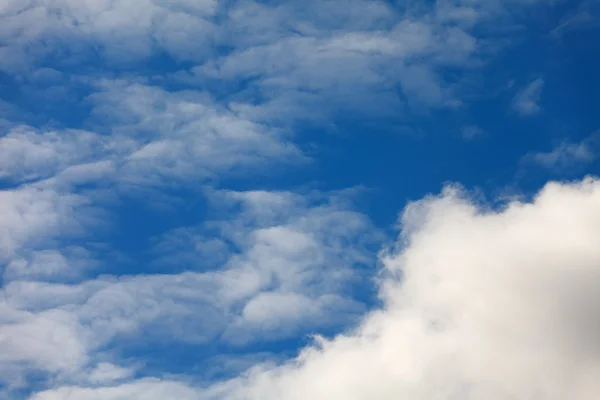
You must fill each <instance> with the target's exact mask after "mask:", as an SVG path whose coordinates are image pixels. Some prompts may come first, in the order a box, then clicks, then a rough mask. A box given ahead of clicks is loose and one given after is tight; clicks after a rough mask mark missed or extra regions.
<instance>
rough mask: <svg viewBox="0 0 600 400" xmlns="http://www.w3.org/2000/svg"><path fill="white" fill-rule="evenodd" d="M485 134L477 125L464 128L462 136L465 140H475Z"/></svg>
mask: <svg viewBox="0 0 600 400" xmlns="http://www.w3.org/2000/svg"><path fill="white" fill-rule="evenodd" d="M484 134H485V132H484V131H483V129H481V128H480V127H478V126H477V125H468V126H465V127H463V128H462V130H461V135H462V137H463V139H465V140H473V139H475V138H477V137H480V136H482V135H484Z"/></svg>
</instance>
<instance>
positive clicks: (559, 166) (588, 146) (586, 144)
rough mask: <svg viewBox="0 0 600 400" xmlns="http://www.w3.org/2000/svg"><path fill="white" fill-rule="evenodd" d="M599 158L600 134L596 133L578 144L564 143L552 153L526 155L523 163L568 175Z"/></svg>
mask: <svg viewBox="0 0 600 400" xmlns="http://www.w3.org/2000/svg"><path fill="white" fill-rule="evenodd" d="M598 157H600V133H594V134H592V135H590V136H588V137H587V138H585V139H583V140H581V141H580V142H578V143H573V142H570V141H564V142H562V143H560V144H559V145H558V146H556V147H555V148H554V149H552V150H551V151H547V152H532V153H529V154H526V155H525V156H524V157H523V161H524V162H526V163H530V164H531V163H533V164H537V165H539V166H541V167H544V168H547V169H550V170H553V171H555V172H562V173H566V172H572V171H573V170H577V169H579V168H581V167H583V166H586V165H588V164H589V163H591V162H593V161H594V160H595V159H597V158H598Z"/></svg>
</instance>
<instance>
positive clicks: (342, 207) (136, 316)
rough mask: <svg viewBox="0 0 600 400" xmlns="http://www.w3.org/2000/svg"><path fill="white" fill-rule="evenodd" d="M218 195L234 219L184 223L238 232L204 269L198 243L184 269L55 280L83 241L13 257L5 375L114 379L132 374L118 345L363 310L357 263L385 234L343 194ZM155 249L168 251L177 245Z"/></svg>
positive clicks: (248, 332) (294, 331) (203, 336)
mask: <svg viewBox="0 0 600 400" xmlns="http://www.w3.org/2000/svg"><path fill="white" fill-rule="evenodd" d="M211 196H214V201H215V206H216V205H217V204H220V207H224V209H223V211H227V218H226V219H224V220H215V221H212V222H207V223H206V227H202V226H200V227H188V228H185V229H187V230H188V236H190V237H196V240H198V241H201V240H202V239H203V236H202V235H203V234H206V233H208V232H211V233H212V235H211V237H212V238H219V237H221V238H222V239H223V240H224V241H225V242H227V243H231V245H230V246H231V247H227V248H226V250H227V254H226V257H225V259H224V260H219V263H220V264H219V265H215V266H214V267H213V268H210V269H208V270H207V269H205V268H195V265H194V264H193V262H194V261H195V263H196V264H198V265H202V263H203V261H204V260H203V254H202V253H197V254H196V255H195V258H194V257H193V252H194V248H193V247H192V248H190V249H188V250H187V251H188V252H190V256H189V258H188V260H189V262H190V263H191V264H190V265H189V266H183V268H182V269H183V270H182V271H180V272H174V273H171V274H145V275H133V276H100V277H97V278H88V279H85V278H83V277H79V279H78V280H76V281H75V282H72V283H67V284H66V283H56V282H54V283H52V281H55V280H56V278H57V276H58V277H60V276H62V275H64V274H65V273H66V272H73V271H74V270H75V267H76V266H77V263H78V262H79V261H78V259H77V257H81V258H83V262H84V263H85V262H86V261H87V257H88V256H89V255H88V254H86V253H83V254H81V250H79V249H71V250H70V252H69V251H63V252H57V251H52V250H41V251H33V252H31V253H30V255H29V256H28V257H29V258H28V259H25V258H21V259H15V260H14V261H12V262H11V264H9V266H8V269H7V271H6V272H5V274H8V275H6V276H7V277H10V278H12V279H13V280H12V281H6V282H5V284H4V286H3V289H2V301H0V320H1V321H0V322H1V323H0V338H2V337H3V338H5V340H4V341H2V340H0V343H3V345H4V346H7V347H6V349H5V352H4V357H3V358H2V359H1V360H0V379H1V380H2V381H4V382H7V383H8V382H11V381H14V382H19V385H21V386H26V385H27V384H28V382H29V376H31V374H34V373H35V374H37V376H38V377H42V379H43V380H45V379H51V380H52V381H53V382H57V383H61V382H62V383H63V384H68V383H73V382H74V383H77V384H82V383H86V384H90V385H103V384H109V383H111V382H112V381H122V380H123V379H126V378H127V377H128V376H130V375H132V374H133V373H132V372H131V368H130V367H127V366H121V365H119V364H118V360H119V354H120V353H119V352H121V351H124V352H126V351H127V349H128V348H130V347H132V346H134V347H135V346H137V347H144V346H146V347H152V346H154V345H156V344H158V343H183V344H186V345H188V346H211V342H212V343H222V344H223V345H225V346H233V347H234V348H238V349H239V350H238V351H243V349H244V348H245V346H246V345H247V344H249V343H252V342H265V341H277V340H282V339H286V338H293V337H296V336H297V335H302V334H303V333H306V332H313V331H315V330H317V329H325V328H329V327H336V326H340V325H343V324H347V323H349V321H352V320H353V319H355V318H357V317H358V315H359V314H360V313H362V312H363V311H364V306H363V305H362V304H361V303H360V302H359V301H358V300H355V299H354V298H353V294H354V293H353V290H352V289H353V287H354V286H355V285H357V284H361V285H365V284H366V283H365V282H364V281H363V280H362V279H364V277H365V275H364V274H361V272H360V269H361V268H363V269H366V268H368V267H369V266H371V267H372V265H371V264H372V263H373V262H374V258H373V257H374V253H373V251H374V249H372V246H373V245H374V244H375V243H377V241H378V240H379V238H380V237H379V236H378V235H379V234H378V233H377V231H376V230H375V228H374V227H373V226H372V225H371V224H370V222H369V221H368V219H367V218H366V217H364V216H363V215H361V214H359V213H357V212H355V211H353V210H352V209H351V208H349V207H348V205H347V202H348V201H347V200H346V199H345V197H344V196H346V194H344V193H337V194H336V193H334V194H330V195H323V194H317V193H315V194H313V195H311V196H307V197H305V196H302V195H299V194H294V193H289V192H262V191H255V192H231V191H223V192H219V191H216V192H213V194H212V195H211ZM328 198H329V199H328ZM230 207H233V208H237V209H238V211H237V212H235V211H234V212H232V211H231V210H230ZM236 214H237V217H236ZM179 229H180V230H181V229H184V228H183V227H182V228H179ZM37 234H38V235H40V233H39V232H38V233H37ZM166 237H169V235H166ZM171 242H172V239H171ZM347 243H348V244H352V249H351V250H348V249H347V248H346V244H347ZM184 245H185V244H184ZM184 247H185V246H184ZM159 248H160V249H161V251H162V252H163V254H164V255H165V256H168V255H169V254H171V253H170V251H172V247H169V246H167V247H164V246H159ZM23 250H24V249H18V250H17V251H15V252H17V253H22V252H23ZM183 250H186V249H185V248H181V247H180V248H177V252H179V251H183ZM177 252H176V253H175V254H174V255H175V256H177ZM195 269H196V270H195ZM48 277H50V278H52V279H50V282H44V280H46V279H47V278H48ZM36 279H37V280H36ZM51 332H56V333H57V335H56V336H55V335H53V334H51ZM32 335H33V336H32ZM140 335H142V336H143V337H144V338H145V339H144V340H140ZM134 338H135V344H133V343H132V342H131V340H133V339H134ZM30 341H35V343H36V345H35V346H28V344H27V343H29V342H30ZM63 346H68V347H69V351H64V349H63ZM107 349H111V350H110V351H109V350H107ZM107 363H108V364H107ZM109 364H110V365H109ZM214 367H216V366H214ZM214 367H213V368H214ZM122 368H124V369H122ZM38 379H39V378H38Z"/></svg>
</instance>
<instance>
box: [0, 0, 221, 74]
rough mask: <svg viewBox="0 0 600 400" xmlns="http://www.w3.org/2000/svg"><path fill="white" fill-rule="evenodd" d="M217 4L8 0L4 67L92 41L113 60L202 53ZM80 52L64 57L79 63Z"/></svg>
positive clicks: (207, 0)
mask: <svg viewBox="0 0 600 400" xmlns="http://www.w3.org/2000/svg"><path fill="white" fill-rule="evenodd" d="M216 7H217V2H216V1H214V0H202V1H196V2H193V3H192V2H188V1H183V0H182V1H169V2H166V1H152V0H133V1H131V0H118V1H111V0H99V1H98V0H84V1H82V0H57V1H55V0H40V1H36V0H25V1H21V0H8V1H5V2H3V5H2V8H1V9H0V21H1V23H0V26H1V27H2V28H0V38H1V39H2V41H3V43H4V46H3V47H2V49H1V50H0V55H2V57H1V58H0V59H1V60H2V61H0V69H2V70H7V71H9V72H14V71H19V70H21V69H23V68H25V69H27V68H29V67H30V65H31V64H35V63H36V62H38V61H40V60H43V59H44V58H45V57H48V56H49V55H51V54H52V52H53V51H56V50H60V51H64V54H63V56H65V55H66V54H69V53H71V54H79V56H78V57H79V58H80V57H82V56H85V55H89V54H90V50H91V49H90V47H89V44H90V43H92V44H93V45H94V47H96V52H99V53H100V54H101V55H102V56H104V58H105V59H107V60H109V61H110V62H112V63H113V64H114V63H116V64H119V63H123V62H127V61H136V60H139V59H144V58H147V57H149V56H150V55H151V54H152V53H153V52H154V51H156V50H159V51H160V50H164V51H166V52H168V53H170V54H172V55H173V56H174V57H176V58H184V59H202V58H203V57H204V56H205V55H206V52H207V44H208V39H209V37H210V35H211V31H212V29H213V26H212V24H211V23H210V22H209V21H208V19H210V17H212V16H213V15H214V13H215V11H216ZM48 40H50V42H48ZM65 49H66V51H65ZM78 57H75V56H71V59H69V57H68V56H67V57H66V59H63V60H62V62H64V63H71V64H73V63H77V62H78V61H80V60H78Z"/></svg>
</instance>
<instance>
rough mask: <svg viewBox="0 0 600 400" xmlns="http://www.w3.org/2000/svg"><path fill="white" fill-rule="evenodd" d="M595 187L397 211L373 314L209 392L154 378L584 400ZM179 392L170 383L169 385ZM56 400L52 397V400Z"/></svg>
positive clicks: (592, 341) (233, 392) (323, 392)
mask: <svg viewBox="0 0 600 400" xmlns="http://www.w3.org/2000/svg"><path fill="white" fill-rule="evenodd" d="M599 207H600V181H598V180H597V179H594V178H587V179H585V180H583V181H580V182H574V183H562V184H561V183H550V184H548V185H547V186H546V187H545V188H544V189H543V190H542V191H541V192H540V193H539V194H538V195H537V196H536V197H535V198H534V200H533V201H532V202H531V203H521V202H518V201H513V202H511V203H509V204H507V205H506V206H505V207H503V208H502V209H500V210H492V209H489V208H487V207H485V206H484V205H481V204H477V203H474V202H473V201H472V200H470V199H469V198H468V195H467V194H465V193H463V192H462V191H461V190H460V189H457V188H455V187H448V188H446V189H445V191H444V192H443V193H442V194H441V195H439V196H432V197H427V198H424V199H423V200H420V201H418V202H415V203H411V204H410V205H409V206H407V208H406V209H405V211H404V213H403V216H402V219H401V221H402V232H401V234H400V236H399V239H398V242H397V245H396V248H395V249H393V250H392V251H390V252H387V253H384V254H383V262H384V265H385V268H386V269H387V270H388V271H390V272H391V273H392V274H391V275H392V276H394V275H395V276H401V277H402V278H401V279H393V278H390V279H388V280H386V281H385V282H383V283H382V285H381V291H380V295H381V297H382V299H383V301H384V307H383V308H381V309H380V310H376V311H373V312H372V313H370V314H368V315H367V316H366V317H365V319H364V321H363V322H362V323H361V324H360V325H359V326H357V327H356V329H353V330H351V331H348V332H347V333H346V334H342V335H339V336H337V337H335V338H333V339H324V338H317V343H316V344H315V345H314V346H309V347H307V348H305V349H304V350H303V351H302V352H301V354H300V355H299V356H298V358H296V359H294V360H291V361H289V362H286V363H284V364H283V365H281V366H278V367H275V368H273V367H268V366H266V365H265V366H257V367H255V368H252V369H250V370H249V371H248V372H247V373H246V374H244V375H243V376H240V377H239V378H236V379H233V380H231V381H227V382H222V383H219V384H215V385H213V386H211V387H209V388H199V387H195V386H194V385H190V384H185V383H183V382H181V383H174V382H170V381H157V382H153V383H152V384H153V385H157V387H168V388H169V389H168V390H167V391H166V392H164V393H162V395H164V396H167V397H173V396H175V395H176V394H178V393H180V391H182V390H183V392H182V393H183V394H185V396H187V397H185V396H184V398H190V399H198V400H200V399H202V400H205V399H286V400H294V399H306V398H312V399H331V398H344V399H356V400H362V399H372V398H378V399H397V398H402V397H411V398H415V399H431V398H436V399H451V398H455V397H457V398H463V399H479V398H482V397H485V398H490V399H498V400H506V399H528V398H539V399H543V400H554V399H556V400H558V399H563V398H565V397H569V398H572V399H575V400H593V399H596V398H597V396H598V394H599V393H600V386H599V382H598V380H597V379H596V378H597V376H598V373H599V372H600V348H599V347H598V346H599V345H598V340H597V338H598V336H599V335H600V319H599V318H600V297H599V296H600V286H599V285H600V269H599V266H600V247H599V246H598V245H597V244H598V243H599V242H600V228H599V227H600V208H599ZM148 384H149V382H148V381H145V380H142V381H132V382H130V383H128V384H125V385H118V386H109V387H106V388H99V389H92V388H85V387H64V388H58V389H52V390H48V391H45V392H41V393H38V394H36V395H35V396H33V397H32V399H36V400H46V399H58V398H68V397H64V396H67V393H70V394H71V396H76V397H77V398H78V399H96V398H103V399H104V398H107V399H117V398H119V396H125V395H128V394H130V393H135V395H133V394H131V396H133V397H134V398H138V399H154V398H158V397H153V396H154V395H153V394H150V393H146V392H144V390H145V388H147V387H148ZM180 385H184V386H183V387H184V388H185V389H183V388H182V386H180ZM61 396H62V397H61Z"/></svg>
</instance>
